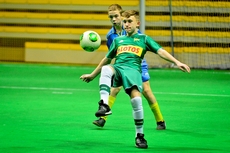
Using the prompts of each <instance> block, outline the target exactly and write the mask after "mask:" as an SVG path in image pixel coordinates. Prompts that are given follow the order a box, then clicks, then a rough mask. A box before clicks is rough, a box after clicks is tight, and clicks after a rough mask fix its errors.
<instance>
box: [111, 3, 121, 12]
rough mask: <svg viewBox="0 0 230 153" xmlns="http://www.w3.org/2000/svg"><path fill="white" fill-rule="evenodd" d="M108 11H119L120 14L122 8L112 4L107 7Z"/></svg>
mask: <svg viewBox="0 0 230 153" xmlns="http://www.w3.org/2000/svg"><path fill="white" fill-rule="evenodd" d="M108 11H119V12H120V14H121V13H122V12H123V10H122V7H121V6H120V5H119V4H112V5H110V6H109V7H108Z"/></svg>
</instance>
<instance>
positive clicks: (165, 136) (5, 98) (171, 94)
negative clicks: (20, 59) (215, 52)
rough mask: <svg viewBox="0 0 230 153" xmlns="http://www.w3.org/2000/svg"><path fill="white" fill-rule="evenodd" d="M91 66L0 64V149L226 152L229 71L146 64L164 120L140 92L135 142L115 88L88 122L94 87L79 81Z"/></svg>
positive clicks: (33, 152) (125, 101)
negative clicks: (106, 111) (141, 136)
mask: <svg viewBox="0 0 230 153" xmlns="http://www.w3.org/2000/svg"><path fill="white" fill-rule="evenodd" d="M93 69H94V67H78V66H66V65H61V66H57V65H38V64H37V65H35V64H8V63H2V64H0V152H1V153H40V152H47V153H72V152H75V153H85V152H89V153H97V152H99V153H113V152H114V153H115V152H116V153H126V152H149V153H150V152H151V153H165V152H166V153H168V152H170V153H171V152H174V153H180V152H186V153H199V152H205V153H212V152H215V153H222V152H230V71H222V70H192V72H191V73H190V74H187V73H183V72H181V71H180V70H178V69H151V70H149V73H150V76H151V80H150V83H151V87H152V90H153V92H154V94H155V96H156V98H157V100H158V103H159V106H160V108H161V112H162V114H163V116H164V119H165V120H166V124H167V129H166V130H164V131H157V130H156V129H155V128H156V123H155V119H154V116H153V114H152V112H151V111H150V109H149V107H148V105H147V101H146V100H145V99H144V98H143V106H144V114H145V124H144V133H145V138H146V139H147V141H148V145H149V148H148V149H146V150H142V149H138V148H136V147H135V145H134V135H135V128H134V121H133V118H132V109H131V105H130V101H129V97H128V96H127V95H126V94H125V92H124V90H122V91H121V92H120V93H119V95H118V97H117V100H116V102H115V104H114V107H113V109H112V111H113V114H112V115H111V116H109V117H108V120H107V122H106V125H105V127H104V128H98V127H96V126H95V125H93V124H92V121H93V120H95V119H96V117H95V116H94V113H95V112H96V110H97V108H98V104H97V102H98V101H99V87H98V79H99V77H97V78H96V79H95V80H94V81H93V82H90V83H85V82H82V81H81V80H80V79H79V77H80V76H81V74H84V73H90V72H91V71H92V70H93Z"/></svg>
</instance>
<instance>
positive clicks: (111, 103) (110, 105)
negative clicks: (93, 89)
mask: <svg viewBox="0 0 230 153" xmlns="http://www.w3.org/2000/svg"><path fill="white" fill-rule="evenodd" d="M115 100H116V97H113V96H110V95H109V107H110V109H111V108H112V106H113V104H114V102H115ZM107 117H108V116H102V117H101V118H103V119H104V120H107Z"/></svg>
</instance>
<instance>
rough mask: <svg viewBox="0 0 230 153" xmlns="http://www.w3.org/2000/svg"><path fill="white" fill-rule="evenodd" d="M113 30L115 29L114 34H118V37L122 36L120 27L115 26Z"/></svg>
mask: <svg viewBox="0 0 230 153" xmlns="http://www.w3.org/2000/svg"><path fill="white" fill-rule="evenodd" d="M115 29H116V33H117V34H118V35H122V30H123V29H122V26H120V25H119V26H115Z"/></svg>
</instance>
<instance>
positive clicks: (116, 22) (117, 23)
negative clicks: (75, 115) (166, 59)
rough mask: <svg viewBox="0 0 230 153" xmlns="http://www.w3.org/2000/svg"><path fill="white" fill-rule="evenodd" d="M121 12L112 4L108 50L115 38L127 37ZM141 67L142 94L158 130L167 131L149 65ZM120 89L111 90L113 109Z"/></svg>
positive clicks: (101, 120) (102, 121)
mask: <svg viewBox="0 0 230 153" xmlns="http://www.w3.org/2000/svg"><path fill="white" fill-rule="evenodd" d="M121 12H123V10H122V7H121V6H120V5H118V4H112V5H110V6H109V7H108V16H109V19H110V21H111V23H112V25H113V26H112V28H111V29H110V30H109V32H108V34H107V36H106V38H107V42H106V44H107V47H108V49H109V48H110V46H111V44H112V42H113V40H114V39H115V38H117V37H119V36H124V35H126V31H125V30H124V28H123V26H122V19H121ZM138 33H141V32H140V30H138ZM141 67H142V81H143V92H142V93H143V95H144V97H145V98H146V100H147V101H148V104H149V107H150V109H151V111H152V112H153V114H154V117H155V120H156V124H157V127H156V129H157V130H164V129H166V126H165V121H164V119H163V116H162V114H161V111H160V108H159V106H158V103H157V100H156V98H155V96H154V95H153V93H152V90H151V88H150V83H149V79H150V76H149V73H148V64H147V62H146V60H145V59H143V60H142V63H141ZM120 89H121V88H113V87H112V88H111V93H110V96H109V106H110V108H112V106H113V104H114V102H115V99H116V96H117V94H118V93H119V91H120ZM106 120H107V116H101V117H100V118H99V119H97V120H95V121H94V122H93V124H95V125H97V126H99V127H103V126H104V125H105V122H106Z"/></svg>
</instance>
